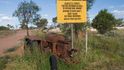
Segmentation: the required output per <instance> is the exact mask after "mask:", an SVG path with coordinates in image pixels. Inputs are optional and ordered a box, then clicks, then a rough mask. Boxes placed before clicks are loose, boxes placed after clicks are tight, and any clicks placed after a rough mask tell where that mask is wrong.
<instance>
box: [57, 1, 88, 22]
mask: <svg viewBox="0 0 124 70" xmlns="http://www.w3.org/2000/svg"><path fill="white" fill-rule="evenodd" d="M57 22H58V23H84V22H87V0H57Z"/></svg>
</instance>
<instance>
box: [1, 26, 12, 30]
mask: <svg viewBox="0 0 124 70" xmlns="http://www.w3.org/2000/svg"><path fill="white" fill-rule="evenodd" d="M0 30H10V29H9V28H8V27H5V26H0Z"/></svg>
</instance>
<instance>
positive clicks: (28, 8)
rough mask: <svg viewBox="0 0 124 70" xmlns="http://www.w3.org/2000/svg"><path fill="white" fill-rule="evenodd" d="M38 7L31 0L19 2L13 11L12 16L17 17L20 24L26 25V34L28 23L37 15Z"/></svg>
mask: <svg viewBox="0 0 124 70" xmlns="http://www.w3.org/2000/svg"><path fill="white" fill-rule="evenodd" d="M39 10H40V9H39V7H38V5H37V4H36V3H34V2H33V1H30V2H26V1H23V2H21V3H20V4H19V5H18V7H17V9H16V10H15V12H14V13H13V16H15V17H18V19H19V21H20V23H21V24H24V25H26V26H27V35H29V34H28V24H29V23H32V22H33V20H34V19H35V18H36V17H37V15H39V14H37V12H38V11H39Z"/></svg>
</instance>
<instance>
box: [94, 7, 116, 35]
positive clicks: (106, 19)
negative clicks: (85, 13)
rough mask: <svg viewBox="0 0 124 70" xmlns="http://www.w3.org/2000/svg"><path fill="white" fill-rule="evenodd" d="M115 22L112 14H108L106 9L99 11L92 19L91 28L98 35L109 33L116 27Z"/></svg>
mask: <svg viewBox="0 0 124 70" xmlns="http://www.w3.org/2000/svg"><path fill="white" fill-rule="evenodd" d="M116 22H117V20H116V19H115V17H114V16H113V14H111V13H109V12H108V11H107V9H104V10H101V11H100V12H99V13H98V15H97V16H96V17H95V18H94V19H93V22H92V26H93V28H96V29H97V30H98V32H99V33H100V34H104V33H106V32H108V31H111V30H112V29H113V27H114V26H116Z"/></svg>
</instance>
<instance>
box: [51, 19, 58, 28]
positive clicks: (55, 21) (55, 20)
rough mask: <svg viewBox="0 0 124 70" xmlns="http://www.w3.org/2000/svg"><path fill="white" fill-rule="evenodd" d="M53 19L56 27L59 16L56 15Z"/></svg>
mask: <svg viewBox="0 0 124 70" xmlns="http://www.w3.org/2000/svg"><path fill="white" fill-rule="evenodd" d="M52 21H53V23H54V27H56V23H57V17H54V18H53V19H52Z"/></svg>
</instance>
